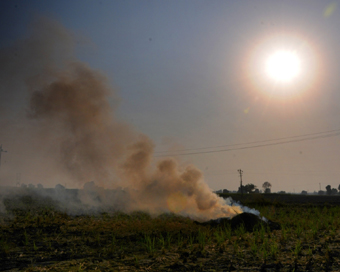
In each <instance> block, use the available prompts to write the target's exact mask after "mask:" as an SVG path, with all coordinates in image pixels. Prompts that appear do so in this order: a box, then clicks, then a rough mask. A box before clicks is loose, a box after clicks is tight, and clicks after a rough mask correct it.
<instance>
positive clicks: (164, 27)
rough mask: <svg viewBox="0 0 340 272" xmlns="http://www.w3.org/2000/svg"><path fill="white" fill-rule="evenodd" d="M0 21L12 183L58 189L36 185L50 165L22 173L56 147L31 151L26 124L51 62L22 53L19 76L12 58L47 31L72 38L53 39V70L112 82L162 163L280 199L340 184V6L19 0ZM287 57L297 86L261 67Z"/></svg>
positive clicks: (1, 112) (1, 136)
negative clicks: (291, 56)
mask: <svg viewBox="0 0 340 272" xmlns="http://www.w3.org/2000/svg"><path fill="white" fill-rule="evenodd" d="M0 12H1V16H0V51H1V54H0V55H1V57H0V61H1V62H3V63H4V62H5V61H6V65H4V66H2V67H3V71H2V72H1V78H2V82H6V83H5V84H3V86H2V87H0V107H1V108H0V120H1V126H2V127H1V128H0V144H2V145H3V149H4V150H6V151H7V153H2V161H1V163H2V164H1V168H0V177H1V174H2V175H3V176H2V179H3V180H4V181H5V183H6V184H10V183H15V182H19V181H20V182H22V183H33V184H35V183H38V182H37V180H39V178H40V182H42V181H41V177H44V178H47V177H50V178H51V180H53V182H54V181H56V180H57V179H53V177H52V176H53V174H50V175H43V176H40V175H39V171H45V172H48V169H47V168H46V167H41V168H43V169H40V170H39V169H34V171H28V170H27V169H26V168H25V167H23V166H20V165H21V164H23V163H24V162H25V160H26V161H27V163H28V164H29V163H31V162H32V161H34V162H35V163H39V162H40V161H41V160H45V159H46V158H45V157H44V156H42V155H41V154H42V153H41V152H40V151H39V149H43V148H45V146H44V145H43V144H42V145H40V143H37V142H35V143H33V142H30V140H28V139H30V137H29V136H27V137H26V135H25V133H26V132H20V131H21V130H20V129H22V128H21V126H24V125H23V124H22V122H19V121H16V120H17V118H18V116H19V115H21V114H23V113H24V112H27V107H28V106H27V103H28V102H27V101H28V100H29V98H28V97H29V96H30V94H29V91H27V90H26V89H29V88H28V87H27V86H28V85H29V84H28V83H27V82H29V81H28V78H31V77H32V76H36V75H38V74H36V75H35V74H34V73H33V71H35V70H37V71H38V70H39V69H40V68H39V67H40V65H43V64H42V63H44V57H41V56H44V54H45V53H46V52H45V51H39V52H35V51H34V52H35V53H34V54H38V53H39V54H40V57H41V60H40V59H39V61H37V59H35V60H34V59H33V60H32V59H31V58H30V57H32V56H34V54H32V55H29V54H27V55H25V54H24V53H23V54H20V52H17V53H15V57H16V58H21V60H20V63H25V65H23V66H22V67H24V66H25V67H26V68H25V69H24V68H20V69H18V68H11V67H12V66H13V67H17V66H15V65H16V63H17V60H15V59H11V57H10V56H9V54H8V52H15V50H16V48H19V49H17V50H19V51H20V50H21V49H22V48H23V47H20V44H21V45H22V43H21V41H23V40H25V39H26V40H27V37H29V36H30V35H32V33H34V29H39V28H42V29H44V21H46V22H53V23H51V24H56V25H60V27H62V28H63V29H66V30H67V33H66V34H65V33H64V32H58V35H59V36H58V35H57V36H55V37H50V38H49V39H50V40H49V41H51V43H53V46H55V48H57V50H59V51H60V52H59V51H58V53H56V54H58V56H57V57H54V58H55V59H56V60H55V65H56V66H58V65H62V64H60V63H61V62H63V61H67V60H75V59H76V60H78V61H80V62H82V63H85V64H86V65H88V66H89V67H91V69H93V70H95V71H99V72H100V73H101V74H103V75H105V77H106V78H107V81H108V82H109V85H110V86H111V87H112V89H114V90H115V91H114V95H113V96H112V97H109V98H108V99H109V103H110V105H111V106H112V107H113V108H116V111H115V116H116V117H115V118H118V119H119V120H121V121H122V122H125V123H126V124H129V126H131V127H132V128H133V130H135V131H138V132H139V133H143V134H145V135H147V136H148V137H149V138H150V139H151V140H152V141H153V143H154V145H155V160H156V159H157V158H161V157H163V156H164V157H167V156H173V157H175V158H176V159H177V160H178V161H179V162H180V164H181V165H187V164H193V165H195V166H196V167H197V168H198V169H200V170H201V171H202V172H203V175H204V180H205V182H206V183H207V185H208V186H209V187H210V188H211V189H213V190H218V189H228V190H237V188H238V186H239V184H240V176H239V172H238V169H242V170H243V176H242V178H243V183H244V184H247V183H253V184H255V185H256V186H257V187H258V188H259V189H261V188H262V184H263V183H264V182H265V181H268V182H270V183H271V184H272V191H275V192H277V191H286V192H296V193H299V192H301V191H302V190H307V191H308V192H313V191H318V190H319V189H320V188H321V189H322V190H325V187H326V186H327V185H328V184H330V185H331V186H332V187H334V188H338V186H339V184H340V178H339V176H340V175H339V174H340V170H339V167H338V166H339V163H340V156H339V154H340V142H339V132H340V121H339V120H340V119H339V116H340V106H339V105H340V92H339V90H338V86H339V83H340V79H339V76H338V75H339V72H340V62H339V61H340V53H339V46H338V45H339V44H340V33H339V31H338V26H339V25H340V1H311V0H300V1H260V0H259V1H253V0H251V1H250V0H249V1H243V0H242V1H213V0H212V1H190V0H188V1H177V0H172V1H129V0H127V1H105V0H102V1H94V0H93V1H87V0H82V1H80V0H79V1H63V0H61V1H49V0H44V1H37V0H32V1H12V0H8V1H0ZM37 18H38V19H37ZM39 18H40V19H39ZM41 18H44V19H41ZM39 20H40V21H39ZM37 22H38V23H37ZM39 22H40V23H39ZM48 24H49V23H47V24H46V25H48ZM32 29H33V30H32ZM49 34H50V35H51V36H52V32H51V33H45V35H47V36H48V35H49ZM33 35H34V34H33ZM61 40H67V42H61ZM20 48H21V49H20ZM282 49H284V50H291V51H293V52H296V55H297V56H298V58H299V60H300V62H301V71H300V74H299V75H298V76H297V77H296V78H295V79H294V80H292V81H291V82H277V81H275V80H273V79H272V78H269V77H268V75H267V74H266V73H265V70H264V69H265V68H264V67H265V64H266V61H267V60H268V58H269V57H270V56H271V55H273V54H274V53H275V52H277V50H282ZM6 52H7V53H6ZM46 54H47V53H46ZM49 54H50V53H49ZM7 56H8V58H7ZM13 58H14V57H13ZM46 59H47V57H46ZM59 61H60V63H59ZM11 65H12V66H11ZM4 67H6V69H5V68H4ZM18 67H19V66H18ZM20 67H21V66H20ZM19 74H20V76H18V75H19ZM41 74H42V73H41V72H40V74H39V75H40V76H41ZM14 79H15V80H14ZM8 82H9V83H8ZM18 90H20V91H18ZM20 120H22V119H20ZM14 128H15V129H14ZM14 131H16V133H15V135H16V136H15V137H14V136H13V135H14V134H13V133H14ZM22 131H25V130H22ZM9 132H13V133H9ZM18 134H20V137H17V135H18ZM9 135H12V136H11V137H12V138H11V137H10V136H9ZM31 137H32V136H31ZM33 138H34V137H33ZM13 139H14V140H13ZM27 145H32V148H27V149H25V148H26V147H27ZM33 146H34V148H33ZM19 147H20V148H22V150H25V151H23V152H22V153H20V151H18V150H19ZM11 150H12V151H11ZM14 150H16V151H15V152H14ZM50 151H51V150H50ZM46 152H47V151H46V150H45V153H44V154H45V155H46V154H47V153H46ZM23 153H25V154H24V155H25V156H23ZM20 156H22V158H25V159H21V160H20V163H21V164H19V163H18V161H19V159H17V158H18V157H20ZM28 161H30V162H28ZM1 172H2V173H1ZM52 172H53V171H51V173H52ZM53 173H54V172H53ZM67 185H68V186H71V187H72V186H73V185H72V183H67Z"/></svg>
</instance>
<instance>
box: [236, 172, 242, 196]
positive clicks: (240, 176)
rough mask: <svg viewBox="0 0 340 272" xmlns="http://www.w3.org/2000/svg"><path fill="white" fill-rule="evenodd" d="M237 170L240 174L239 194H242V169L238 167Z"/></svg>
mask: <svg viewBox="0 0 340 272" xmlns="http://www.w3.org/2000/svg"><path fill="white" fill-rule="evenodd" d="M237 171H238V172H239V174H240V184H241V186H240V188H241V194H242V196H243V188H242V173H243V171H242V170H241V169H238V170H237Z"/></svg>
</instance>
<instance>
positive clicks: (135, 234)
mask: <svg viewBox="0 0 340 272" xmlns="http://www.w3.org/2000/svg"><path fill="white" fill-rule="evenodd" d="M234 197H235V198H241V196H237V195H235V196H234ZM286 197H287V196H286ZM294 197H299V199H300V202H301V203H298V204H297V203H294V202H292V201H287V202H284V201H283V199H281V200H280V201H278V200H277V197H276V198H273V197H271V198H270V197H267V196H266V197H265V196H263V195H257V196H255V197H254V196H251V197H249V196H244V197H243V198H241V200H242V201H243V202H244V204H246V205H247V206H249V207H252V208H256V209H257V210H259V211H260V212H261V215H262V216H265V217H266V218H268V219H270V220H272V221H274V222H278V223H280V224H281V229H280V230H269V229H268V228H266V227H264V226H263V227H259V228H258V229H256V230H254V231H253V232H251V233H250V232H246V231H245V229H244V228H242V227H241V228H238V229H233V230H232V229H231V227H229V226H228V225H227V226H226V227H222V226H221V227H211V226H202V225H198V224H196V223H195V222H194V221H193V220H191V219H189V218H185V217H181V216H177V215H174V214H161V215H158V216H156V217H152V216H150V215H149V214H147V213H145V212H133V213H131V214H124V213H120V212H112V213H108V212H105V213H100V214H96V215H77V216H72V215H68V214H66V213H64V212H62V211H60V210H58V209H56V208H55V207H54V205H53V203H52V202H51V203H47V204H46V201H45V202H44V203H45V204H44V205H43V204H42V202H41V201H38V200H37V199H36V198H32V197H30V196H29V195H26V196H25V195H23V196H21V197H17V198H13V199H11V198H6V199H4V205H5V206H6V207H7V211H6V212H4V213H2V214H1V217H0V263H1V265H0V270H1V271H340V257H339V256H340V243H339V242H340V206H338V205H334V203H335V202H336V201H335V200H334V201H335V202H332V203H333V204H327V203H325V202H322V201H324V200H322V201H321V200H320V201H319V202H317V203H318V204H317V205H313V204H311V203H309V202H310V201H309V200H310V199H307V200H306V197H308V196H294ZM287 198H288V197H287ZM326 200H327V199H326ZM298 202H299V201H298Z"/></svg>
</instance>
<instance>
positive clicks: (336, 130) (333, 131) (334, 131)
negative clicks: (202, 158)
mask: <svg viewBox="0 0 340 272" xmlns="http://www.w3.org/2000/svg"><path fill="white" fill-rule="evenodd" d="M336 132H340V129H334V130H328V131H322V132H316V133H309V134H302V135H296V136H290V137H283V138H276V139H268V140H262V141H255V142H247V143H237V144H229V145H219V146H211V147H199V148H185V149H180V150H177V152H182V151H196V150H204V149H214V148H221V147H228V146H238V145H249V144H258V143H266V142H273V141H280V140H287V139H294V138H301V137H306V136H314V135H320V134H326V133H336ZM163 153H169V151H157V152H155V154H163Z"/></svg>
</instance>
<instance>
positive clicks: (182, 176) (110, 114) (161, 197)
mask: <svg viewBox="0 0 340 272" xmlns="http://www.w3.org/2000/svg"><path fill="white" fill-rule="evenodd" d="M74 45H75V37H74V35H73V34H71V33H70V32H69V31H67V30H66V29H64V28H63V27H62V26H60V25H59V24H58V23H56V22H52V21H50V20H46V19H40V21H39V20H38V21H37V22H35V23H33V24H32V26H31V30H30V35H29V37H28V38H26V39H25V40H22V41H19V42H17V43H16V44H15V45H13V46H11V47H9V48H3V49H1V50H2V52H0V62H1V64H2V67H4V69H3V71H1V75H0V77H1V79H3V80H4V82H5V84H4V85H5V87H4V86H3V87H1V97H0V98H6V99H7V101H8V102H10V103H9V105H10V106H7V107H2V111H0V115H1V124H2V127H3V129H2V130H1V132H0V141H1V142H2V143H3V144H4V147H5V146H6V148H7V149H9V150H11V151H10V152H11V156H9V158H10V159H9V161H8V162H7V164H4V166H3V169H1V172H3V173H1V176H2V179H3V180H6V181H7V182H8V183H9V182H12V181H13V180H14V179H15V177H14V175H13V173H18V172H20V175H23V176H25V177H30V176H31V177H37V176H39V177H40V178H39V183H42V184H44V185H45V184H51V183H48V182H47V180H49V182H55V183H61V184H68V185H73V183H74V184H77V186H78V187H84V190H83V192H82V193H80V194H79V196H78V197H79V198H80V199H81V201H83V202H84V203H86V204H89V205H92V206H93V205H96V203H97V204H98V205H99V204H101V205H102V204H105V205H109V204H110V203H112V205H114V206H115V207H116V208H117V207H118V208H119V209H122V210H124V211H133V210H136V209H141V210H146V211H149V212H152V213H160V212H169V211H170V212H174V213H178V214H183V215H188V216H191V217H193V218H197V219H202V220H203V219H213V218H218V217H222V216H228V217H232V216H234V215H235V214H237V213H241V212H242V209H241V208H240V207H238V206H237V207H236V206H231V205H228V204H227V202H226V201H225V200H224V199H222V198H220V197H218V196H217V195H216V194H214V193H212V192H211V190H210V188H209V187H208V185H207V184H206V183H205V182H204V178H203V174H202V172H201V171H200V170H199V169H197V168H196V167H195V166H194V165H182V164H181V163H180V162H178V161H176V160H175V159H173V158H167V159H163V160H156V159H155V158H154V157H153V150H154V144H153V142H152V141H151V139H150V138H148V137H147V136H145V135H142V134H140V133H138V132H136V131H135V130H134V129H133V128H132V127H131V126H129V125H128V124H126V123H124V122H122V121H120V120H118V119H117V118H116V109H117V105H118V101H119V99H117V94H116V92H115V90H114V89H113V88H112V87H111V86H110V84H109V82H108V80H107V78H106V77H105V76H104V75H103V74H102V73H100V72H99V71H95V70H93V69H91V68H90V67H89V66H88V65H87V64H85V63H82V62H80V61H77V60H76V59H75V57H74V56H73V51H74V48H75V47H74ZM23 97H26V99H23ZM1 100H2V99H0V101H1ZM23 109H25V110H23ZM8 154H10V153H8ZM16 177H17V176H16ZM27 179H28V180H29V181H32V183H38V181H34V180H33V179H34V178H31V179H30V178H27ZM17 181H18V180H17ZM90 181H95V182H90ZM97 185H98V186H97ZM121 187H123V188H124V190H121V189H118V188H121ZM104 188H111V189H116V190H115V191H111V194H110V193H108V191H107V190H105V189H104ZM119 190H121V191H123V192H124V193H122V194H121V193H117V192H118V191H119ZM93 192H95V195H96V196H97V198H93V197H92V195H93ZM113 192H114V193H113ZM98 199H99V200H98Z"/></svg>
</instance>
